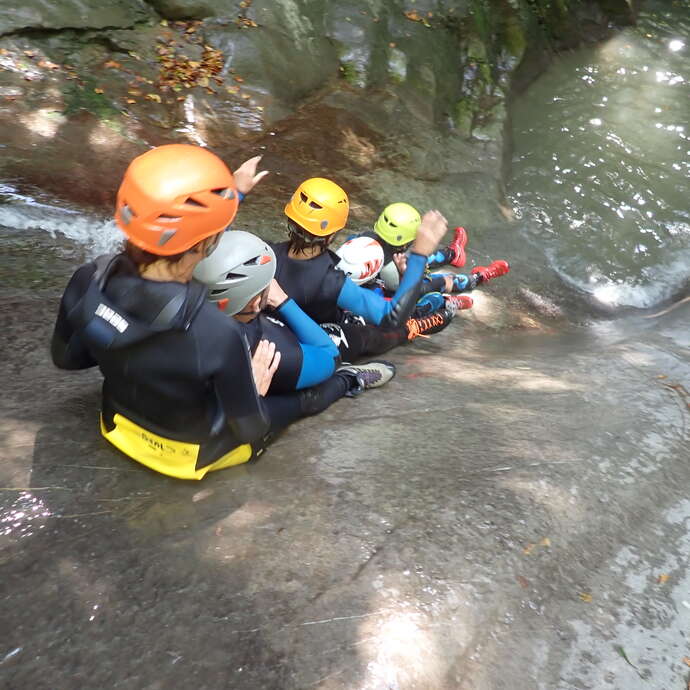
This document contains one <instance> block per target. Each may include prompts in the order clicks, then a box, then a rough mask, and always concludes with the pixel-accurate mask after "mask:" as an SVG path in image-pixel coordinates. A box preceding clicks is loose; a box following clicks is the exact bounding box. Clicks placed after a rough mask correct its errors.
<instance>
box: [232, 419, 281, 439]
mask: <svg viewBox="0 0 690 690" xmlns="http://www.w3.org/2000/svg"><path fill="white" fill-rule="evenodd" d="M229 425H230V429H231V430H232V433H233V435H234V436H235V438H237V440H238V441H239V442H240V443H253V442H254V441H258V440H259V439H261V438H263V437H264V436H265V435H266V434H267V433H268V431H269V429H270V428H271V422H270V420H269V419H268V418H267V417H266V416H265V415H263V414H255V415H251V416H248V417H235V418H234V419H230V420H229Z"/></svg>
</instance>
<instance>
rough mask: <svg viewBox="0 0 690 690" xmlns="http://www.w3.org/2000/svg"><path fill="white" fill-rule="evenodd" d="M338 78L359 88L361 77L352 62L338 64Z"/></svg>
mask: <svg viewBox="0 0 690 690" xmlns="http://www.w3.org/2000/svg"><path fill="white" fill-rule="evenodd" d="M340 76H341V78H342V79H344V80H345V81H346V82H347V83H348V84H350V85H352V86H360V83H361V75H360V74H359V72H358V70H357V67H356V66H355V64H354V63H352V62H343V61H341V62H340Z"/></svg>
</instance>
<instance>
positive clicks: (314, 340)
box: [194, 230, 407, 404]
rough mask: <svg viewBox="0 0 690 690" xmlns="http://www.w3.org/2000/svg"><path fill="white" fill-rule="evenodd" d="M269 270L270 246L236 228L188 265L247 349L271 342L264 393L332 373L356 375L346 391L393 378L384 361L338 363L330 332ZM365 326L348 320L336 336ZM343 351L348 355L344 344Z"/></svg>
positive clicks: (351, 337)
mask: <svg viewBox="0 0 690 690" xmlns="http://www.w3.org/2000/svg"><path fill="white" fill-rule="evenodd" d="M275 271H276V257H275V254H274V252H273V249H271V247H270V246H269V245H268V244H267V243H266V242H264V240H262V239H260V238H258V237H256V235H252V234H250V233H248V232H243V231H241V230H234V231H232V232H226V233H224V234H223V236H222V237H221V239H220V242H219V243H218V247H217V248H216V250H215V251H214V252H213V254H212V255H211V256H209V257H208V258H206V259H204V260H203V261H201V263H199V265H198V266H197V267H196V269H195V270H194V277H195V278H196V279H197V280H199V281H201V282H202V283H204V285H206V286H207V288H208V296H209V299H210V300H211V301H212V302H214V303H215V304H216V305H217V306H218V308H219V309H220V310H221V311H222V312H224V313H225V314H227V315H228V316H232V317H234V318H235V319H236V320H237V321H238V322H239V324H240V327H241V329H242V331H243V332H244V334H245V337H246V339H247V342H248V343H249V348H250V350H251V351H252V352H254V351H255V350H256V348H257V347H258V346H259V344H260V343H261V341H262V340H268V341H270V342H272V343H275V345H276V350H278V351H279V352H280V363H279V365H278V368H277V369H276V371H275V374H274V375H273V379H272V381H271V385H270V387H269V389H268V395H269V397H270V396H271V395H275V394H280V393H289V392H291V391H294V390H302V389H305V388H308V387H310V386H316V384H319V383H321V382H323V381H326V380H327V379H329V378H330V377H331V376H333V374H334V373H336V374H341V375H343V374H350V375H352V376H355V377H356V378H357V377H358V382H359V386H358V387H357V386H354V385H353V387H352V388H351V389H350V390H349V391H348V393H347V395H349V396H353V395H355V394H357V393H359V392H361V391H362V390H364V389H366V388H377V387H379V386H382V385H383V384H384V383H386V382H388V381H389V380H390V379H391V378H392V377H393V375H394V373H395V367H394V366H393V365H392V364H390V363H389V362H370V363H368V364H362V365H360V366H357V367H355V366H351V365H349V366H341V367H338V365H339V363H340V359H341V358H340V355H341V352H340V350H339V349H338V346H337V345H336V344H335V342H334V340H333V339H331V337H330V335H329V333H330V331H328V332H327V331H326V330H324V329H323V328H321V327H320V326H319V325H318V324H317V323H315V322H314V321H313V320H312V319H311V318H310V317H309V316H307V315H306V314H305V313H304V311H302V309H300V307H298V306H297V304H296V303H295V301H294V300H292V299H290V298H289V297H288V296H287V295H286V294H285V292H284V291H283V290H282V289H281V287H280V285H278V283H277V281H276V280H275V279H274V277H273V276H274V275H275ZM368 328H371V327H370V326H367V325H365V324H362V323H359V322H354V323H351V324H347V325H345V326H343V329H342V330H341V331H340V333H339V335H342V336H343V337H342V340H344V341H348V340H352V341H353V343H354V342H356V338H357V335H356V334H355V333H354V332H355V331H362V330H364V329H368ZM345 333H348V334H349V338H348V336H346V335H345ZM391 337H393V333H391ZM405 339H407V331H406V330H405V331H404V334H403V337H402V340H403V341H404V340H405ZM395 344H397V342H396V343H395ZM343 351H344V352H346V353H347V354H348V355H349V354H351V353H350V352H349V351H348V350H347V348H344V350H343ZM317 388H318V387H317ZM315 390H316V389H315ZM311 398H312V403H313V404H317V403H318V399H317V398H316V397H315V396H314V394H312V395H311Z"/></svg>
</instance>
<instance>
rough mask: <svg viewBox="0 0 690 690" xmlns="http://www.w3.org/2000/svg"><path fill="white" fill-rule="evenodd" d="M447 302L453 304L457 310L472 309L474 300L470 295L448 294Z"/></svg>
mask: <svg viewBox="0 0 690 690" xmlns="http://www.w3.org/2000/svg"><path fill="white" fill-rule="evenodd" d="M446 304H448V305H450V304H452V305H453V306H454V307H455V309H456V310H458V311H460V310H461V309H471V308H472V305H473V304H474V301H473V300H472V298H471V297H470V296H469V295H448V296H447V297H446Z"/></svg>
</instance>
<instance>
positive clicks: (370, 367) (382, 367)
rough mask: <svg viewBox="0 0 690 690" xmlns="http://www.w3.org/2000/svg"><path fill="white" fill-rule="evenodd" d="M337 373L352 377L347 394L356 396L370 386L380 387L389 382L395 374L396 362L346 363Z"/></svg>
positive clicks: (352, 396) (351, 396) (349, 396)
mask: <svg viewBox="0 0 690 690" xmlns="http://www.w3.org/2000/svg"><path fill="white" fill-rule="evenodd" d="M336 374H340V375H341V376H347V377H348V378H349V379H350V381H351V385H350V389H349V390H348V392H347V393H345V395H346V396H347V397H348V398H354V397H355V396H356V395H359V394H360V393H362V392H363V391H365V390H368V389H369V388H380V387H381V386H383V385H385V384H386V383H388V382H389V381H390V380H391V379H392V378H393V377H394V376H395V364H393V363H392V362H385V361H378V362H368V363H367V364H346V365H343V366H341V367H338V369H337V371H336Z"/></svg>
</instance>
